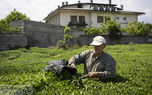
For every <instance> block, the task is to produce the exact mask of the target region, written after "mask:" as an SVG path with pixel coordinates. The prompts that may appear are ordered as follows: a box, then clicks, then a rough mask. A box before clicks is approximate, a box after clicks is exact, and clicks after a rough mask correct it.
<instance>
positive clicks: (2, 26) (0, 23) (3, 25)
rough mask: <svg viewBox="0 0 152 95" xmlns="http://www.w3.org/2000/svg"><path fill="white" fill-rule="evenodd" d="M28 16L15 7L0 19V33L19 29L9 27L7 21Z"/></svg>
mask: <svg viewBox="0 0 152 95" xmlns="http://www.w3.org/2000/svg"><path fill="white" fill-rule="evenodd" d="M23 19H27V20H29V19H30V18H29V17H27V16H26V14H23V13H21V12H19V11H17V10H16V9H14V10H13V11H12V12H11V13H10V14H9V15H7V16H6V17H5V18H4V19H1V20H0V33H8V32H15V31H17V32H18V30H20V29H18V28H13V27H9V23H10V22H13V21H17V20H23Z"/></svg>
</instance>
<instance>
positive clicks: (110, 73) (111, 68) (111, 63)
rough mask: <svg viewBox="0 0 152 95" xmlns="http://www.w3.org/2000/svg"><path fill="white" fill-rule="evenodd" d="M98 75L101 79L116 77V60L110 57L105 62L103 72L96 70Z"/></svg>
mask: <svg viewBox="0 0 152 95" xmlns="http://www.w3.org/2000/svg"><path fill="white" fill-rule="evenodd" d="M98 77H99V78H100V79H101V80H106V79H108V78H115V77H116V62H115V60H114V59H113V58H111V59H110V60H108V61H107V62H106V64H105V70H104V71H103V72H98Z"/></svg>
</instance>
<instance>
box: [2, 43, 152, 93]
mask: <svg viewBox="0 0 152 95" xmlns="http://www.w3.org/2000/svg"><path fill="white" fill-rule="evenodd" d="M151 47H152V45H151V44H142V45H140V44H134V43H130V44H128V45H108V46H107V47H106V48H105V51H106V52H108V53H109V54H111V55H112V56H113V57H114V59H115V60H116V62H117V65H116V70H117V77H116V78H115V79H109V80H106V81H99V80H98V79H96V78H92V79H88V78H86V79H82V84H83V86H82V87H80V86H79V84H78V79H79V77H80V76H83V64H81V65H77V66H76V67H77V69H78V73H79V75H80V76H79V77H73V79H67V80H61V79H60V78H58V77H56V75H55V74H53V73H51V72H50V73H47V72H44V71H43V69H44V67H45V66H47V65H48V62H49V61H51V60H62V59H66V60H68V59H70V58H71V57H72V56H74V55H76V54H78V53H80V52H82V51H84V50H86V49H92V47H90V46H83V47H79V48H78V47H77V48H69V49H68V50H63V49H57V48H55V47H49V48H38V47H30V49H25V48H20V49H18V50H7V51H0V92H2V89H1V88H2V86H6V85H7V86H11V85H16V86H23V85H26V86H28V87H31V88H32V91H33V92H32V93H33V95H48V94H49V95H56V94H57V95H71V94H72V95H120V94H122V95H151V94H152V90H151V89H152V80H151V78H152V69H151V67H152V58H151V56H152V50H151ZM130 48H132V49H130ZM16 56H17V57H16ZM12 57H16V58H15V59H10V58H12ZM14 91H17V90H14ZM13 93H15V92H13ZM25 93H26V92H25ZM27 93H28V91H27ZM0 94H4V91H3V92H2V93H0ZM5 94H7V93H5ZM25 95H28V94H25Z"/></svg>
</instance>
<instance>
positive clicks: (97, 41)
mask: <svg viewBox="0 0 152 95" xmlns="http://www.w3.org/2000/svg"><path fill="white" fill-rule="evenodd" d="M103 43H105V44H106V40H105V39H104V37H102V36H96V37H94V38H93V42H92V43H91V44H90V45H93V46H99V45H101V44H103Z"/></svg>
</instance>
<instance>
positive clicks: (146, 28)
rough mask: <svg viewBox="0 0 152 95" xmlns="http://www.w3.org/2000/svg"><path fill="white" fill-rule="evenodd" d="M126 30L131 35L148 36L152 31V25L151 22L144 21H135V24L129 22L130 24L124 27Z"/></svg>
mask: <svg viewBox="0 0 152 95" xmlns="http://www.w3.org/2000/svg"><path fill="white" fill-rule="evenodd" d="M124 30H125V31H126V32H127V33H128V34H129V35H138V36H146V35H148V34H149V33H150V32H151V31H152V25H151V24H149V23H146V24H143V23H140V22H136V21H134V23H133V24H132V23H128V25H127V26H126V27H125V28H124Z"/></svg>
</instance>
